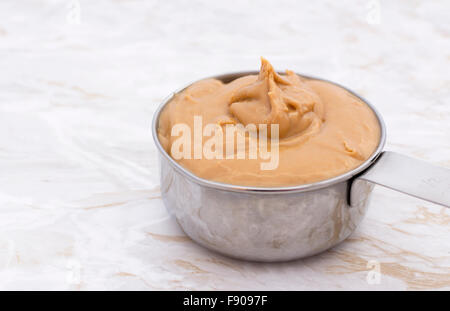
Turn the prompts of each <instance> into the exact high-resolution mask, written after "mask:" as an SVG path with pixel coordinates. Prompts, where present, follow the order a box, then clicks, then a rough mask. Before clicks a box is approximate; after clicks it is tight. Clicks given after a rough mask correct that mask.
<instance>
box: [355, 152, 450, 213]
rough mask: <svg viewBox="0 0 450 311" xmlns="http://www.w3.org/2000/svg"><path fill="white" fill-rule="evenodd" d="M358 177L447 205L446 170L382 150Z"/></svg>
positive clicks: (449, 201)
mask: <svg viewBox="0 0 450 311" xmlns="http://www.w3.org/2000/svg"><path fill="white" fill-rule="evenodd" d="M358 179H362V180H365V181H369V182H372V183H375V184H378V185H381V186H384V187H387V188H390V189H393V190H397V191H400V192H403V193H406V194H409V195H412V196H414V197H417V198H420V199H423V200H426V201H430V202H433V203H436V204H440V205H443V206H446V207H449V208H450V169H447V168H444V167H439V166H434V165H431V164H429V163H427V162H425V161H421V160H416V159H413V158H410V157H408V156H404V155H402V154H399V153H396V152H391V151H385V152H382V153H381V155H380V156H379V157H378V159H377V160H376V162H375V163H374V164H372V166H370V167H369V168H368V169H367V170H366V171H364V172H363V173H362V174H361V175H359V176H358V177H357V178H356V180H358Z"/></svg>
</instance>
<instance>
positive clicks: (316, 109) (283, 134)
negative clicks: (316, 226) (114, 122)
mask: <svg viewBox="0 0 450 311" xmlns="http://www.w3.org/2000/svg"><path fill="white" fill-rule="evenodd" d="M198 116H201V119H202V126H203V127H204V126H205V125H206V124H216V125H217V126H219V127H222V128H223V133H224V135H223V141H224V144H225V143H226V141H227V140H228V139H230V138H232V137H230V136H231V135H228V137H227V135H226V130H225V127H226V126H227V125H235V124H242V125H243V126H246V125H249V124H256V125H258V124H267V126H268V132H267V136H268V137H271V135H272V133H271V129H270V125H272V124H277V125H278V136H279V143H278V145H277V146H278V148H279V159H278V162H277V163H276V164H277V166H276V168H274V169H269V170H262V169H261V165H260V164H261V163H262V162H267V161H268V160H267V158H266V159H262V158H259V157H258V158H256V159H255V158H252V157H249V156H248V153H249V151H248V150H246V155H247V156H246V157H245V158H242V157H241V158H239V157H237V156H236V154H233V153H231V154H230V151H229V150H225V148H224V150H223V157H222V158H213V159H210V158H206V157H198V156H194V155H193V156H192V157H190V158H181V159H177V161H178V162H179V163H180V164H181V165H182V166H183V167H185V168H186V169H188V170H189V171H191V172H192V173H194V174H195V175H197V176H199V177H201V178H204V179H208V180H213V181H218V182H223V183H229V184H235V185H243V186H261V187H278V186H292V185H301V184H306V183H312V182H316V181H320V180H324V179H328V178H331V177H335V176H338V175H340V174H342V173H345V172H347V171H349V170H351V169H353V168H356V167H357V166H359V165H360V164H361V163H363V162H364V161H365V160H366V159H367V158H368V157H369V156H370V155H371V154H372V153H373V152H374V150H375V149H376V147H377V145H378V143H379V139H380V127H379V124H378V121H377V118H376V116H375V114H374V112H373V111H372V110H371V109H370V107H369V106H367V105H366V104H365V103H364V102H363V101H361V100H360V99H359V98H357V97H355V96H353V95H352V94H350V93H349V92H348V91H346V90H345V89H343V88H341V87H339V86H336V85H334V84H331V83H328V82H324V81H319V80H311V79H306V78H303V77H300V76H298V75H296V74H295V73H294V72H292V71H289V70H287V71H286V74H284V75H281V74H278V73H276V72H275V71H274V69H273V67H272V65H271V64H270V63H269V62H268V61H267V60H265V59H263V58H262V65H261V70H260V73H259V75H248V76H244V77H241V78H238V79H236V80H234V81H231V82H229V83H223V82H221V81H219V80H216V79H206V80H202V81H199V82H196V83H194V84H192V85H191V86H189V87H188V88H186V89H185V90H183V91H182V92H180V93H178V94H177V95H175V97H174V98H173V99H172V100H171V101H170V102H169V103H168V104H167V105H166V107H165V108H164V109H163V111H162V113H161V116H160V120H159V126H158V137H159V139H160V142H161V144H162V146H163V148H164V149H165V150H166V151H167V152H168V153H169V155H171V156H172V144H174V142H175V141H176V139H177V138H178V136H174V135H172V134H173V133H172V128H173V126H174V125H176V124H186V125H187V126H189V127H190V128H192V129H194V119H195V118H194V117H198ZM238 132H239V131H238ZM243 133H244V134H243V135H244V136H245V140H246V143H247V144H250V142H249V141H251V140H258V139H260V137H258V136H252V135H249V134H248V133H247V134H246V132H245V130H243ZM207 134H211V133H207ZM194 136H195V135H194V134H192V135H191V136H190V139H191V140H192V142H193V140H194ZM197 137H198V136H197ZM203 139H204V141H205V140H206V139H207V137H203ZM269 147H271V144H270V142H269ZM258 148H259V145H258ZM194 149H195V148H194V147H193V148H192V149H191V150H189V151H190V153H192V154H193V153H194ZM236 152H237V151H235V152H234V153H236ZM221 153H222V151H221ZM221 155H222V154H221Z"/></svg>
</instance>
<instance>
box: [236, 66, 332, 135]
mask: <svg viewBox="0 0 450 311" xmlns="http://www.w3.org/2000/svg"><path fill="white" fill-rule="evenodd" d="M229 109H230V113H231V114H232V115H233V116H234V117H235V118H236V119H237V120H238V121H239V122H241V123H242V124H244V125H247V124H249V123H251V124H262V123H264V124H268V125H269V124H278V125H279V135H280V137H281V138H283V137H290V136H294V135H297V134H299V133H301V132H302V131H304V130H305V129H307V128H308V127H309V126H311V124H312V123H314V126H315V127H317V129H316V130H318V129H319V127H320V125H321V123H322V118H323V113H322V102H321V100H320V98H319V97H318V96H317V95H316V94H315V93H314V92H313V91H312V90H311V89H310V88H309V87H308V85H307V84H306V83H304V82H302V81H301V79H300V77H299V76H297V75H296V74H294V73H293V72H292V71H287V72H286V76H284V77H282V76H280V75H279V74H277V73H276V72H275V71H274V69H273V67H272V65H271V64H270V63H269V62H268V61H267V60H266V59H264V58H261V70H260V73H259V76H258V79H257V80H256V81H255V82H254V83H251V84H250V85H245V86H242V87H240V88H238V89H237V90H236V91H235V92H234V93H233V95H232V97H231V100H230V108H229Z"/></svg>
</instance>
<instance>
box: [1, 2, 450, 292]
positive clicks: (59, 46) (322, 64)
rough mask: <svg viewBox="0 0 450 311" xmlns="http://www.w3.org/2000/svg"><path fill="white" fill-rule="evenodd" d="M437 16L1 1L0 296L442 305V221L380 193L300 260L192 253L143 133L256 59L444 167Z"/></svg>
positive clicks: (445, 89) (446, 227)
mask: <svg viewBox="0 0 450 311" xmlns="http://www.w3.org/2000/svg"><path fill="white" fill-rule="evenodd" d="M449 9H450V5H449V3H448V1H446V0H442V1H377V0H373V1H371V0H364V1H339V2H336V1H321V2H320V3H317V2H316V1H314V2H313V1H303V3H301V2H300V1H277V2H276V4H274V2H273V3H265V2H263V1H258V3H257V4H256V3H255V2H253V4H251V3H250V2H247V1H245V2H244V1H226V2H225V1H220V2H219V1H215V2H212V1H177V2H176V1H125V0H124V1H119V0H117V1H106V0H100V1H88V0H80V1H57V0H52V1H51V0H47V1H44V0H41V1H13V0H8V1H7V0H2V1H1V2H0V137H1V144H0V172H1V173H0V289H7V290H13V289H57V290H66V289H73V290H97V289H106V290H109V289H118V290H128V289H137V290H154V289H162V290H166V289H196V290H201V289H203V290H210V289H238V290H244V289H253V290H262V289H273V290H283V289H286V290H288V289H289V290H302V289H369V290H380V289H396V290H397V289H398V290H403V289H450V211H449V210H447V209H445V208H443V207H441V206H438V205H434V204H431V203H427V202H424V201H421V200H418V199H414V198H411V197H408V196H406V195H402V194H399V193H397V192H394V191H391V190H387V189H384V188H381V187H376V188H375V191H374V193H373V198H372V202H371V204H370V208H369V212H368V214H367V216H366V218H365V219H364V220H363V222H362V224H361V225H360V227H359V228H358V229H357V230H356V232H355V233H354V234H353V235H352V236H351V237H350V238H349V239H348V240H347V241H346V242H344V243H342V244H341V245H339V246H338V247H336V248H334V249H332V250H330V251H327V252H325V253H322V254H320V255H318V256H315V257H312V258H308V259H304V260H298V261H295V262H289V263H282V264H257V263H249V262H241V261H237V260H231V259H228V258H225V257H222V256H220V255H217V254H215V253H212V252H209V251H207V250H205V249H203V248H201V247H199V246H197V245H196V244H194V243H193V242H191V241H190V240H189V239H188V238H187V237H186V236H185V235H184V234H183V233H182V231H181V230H180V229H179V228H178V226H177V224H176V222H175V221H174V220H173V219H172V218H170V217H169V215H168V213H167V212H166V210H165V208H164V206H163V203H162V201H161V197H160V192H159V181H158V179H159V177H158V161H157V152H156V148H155V146H154V145H153V142H152V139H151V135H150V132H149V127H150V122H151V118H152V114H153V111H154V110H155V108H156V107H157V105H158V104H159V103H160V102H161V100H162V99H163V98H164V97H166V96H167V95H168V94H169V93H170V92H171V91H173V90H175V89H177V88H178V87H180V86H182V85H184V84H186V83H187V82H189V81H192V80H196V79H198V78H201V77H204V76H208V75H214V74H217V73H221V72H227V71H236V70H241V69H252V70H255V69H257V68H258V67H259V56H261V55H263V56H265V57H266V58H268V59H269V60H270V61H271V62H272V63H273V64H274V66H276V67H277V68H279V69H285V68H289V69H292V70H295V71H298V72H302V73H308V74H312V75H316V76H321V77H324V78H328V79H330V80H334V81H338V82H340V83H341V84H343V85H345V86H348V87H350V88H352V89H354V90H355V91H356V92H359V93H360V94H361V95H363V96H364V97H366V98H367V99H368V100H369V101H370V102H372V103H373V104H374V105H376V107H377V108H378V109H379V110H380V111H381V112H382V114H383V115H384V117H385V122H386V124H387V127H388V142H387V149H388V150H394V151H399V152H402V153H404V154H407V155H410V156H413V157H416V158H420V159H424V160H426V161H429V162H431V163H434V164H437V165H442V166H446V167H450V70H449V69H450V23H449V22H448V21H449V12H450V10H449ZM377 268H379V272H380V274H379V278H377V277H375V278H373V276H374V274H373V273H372V274H370V271H375V272H376V271H377Z"/></svg>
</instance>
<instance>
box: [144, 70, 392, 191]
mask: <svg viewBox="0 0 450 311" xmlns="http://www.w3.org/2000/svg"><path fill="white" fill-rule="evenodd" d="M279 73H281V74H282V72H279ZM257 74H259V72H258V71H238V72H231V73H225V74H220V75H215V76H211V77H207V78H203V79H199V80H196V81H194V82H191V83H189V84H188V85H186V86H184V87H182V88H180V89H179V90H177V91H175V92H173V93H172V94H170V95H169V96H167V97H166V98H165V99H164V100H163V102H162V103H161V104H159V106H158V108H157V109H156V111H155V113H154V114H153V120H152V126H151V130H152V136H153V141H154V142H155V145H156V147H157V149H158V152H159V153H160V155H161V156H162V157H164V158H165V159H166V160H167V161H168V162H169V164H170V165H171V166H172V168H174V169H175V170H176V171H177V172H178V173H180V174H182V175H183V176H185V177H187V178H188V179H189V180H191V181H193V182H194V183H196V184H199V185H201V186H204V187H208V188H214V189H218V190H224V191H230V192H247V193H262V194H273V193H297V192H307V191H311V190H318V189H322V188H326V187H329V186H332V185H335V184H338V183H340V182H344V181H348V180H350V179H351V178H353V177H355V176H356V175H358V174H360V173H362V172H363V171H364V170H366V169H367V168H369V167H370V166H371V165H372V164H373V163H374V162H375V161H376V159H377V158H378V156H379V155H380V154H381V152H382V151H383V148H384V145H385V143H386V125H385V123H384V120H383V117H382V116H381V114H380V113H379V112H378V110H377V109H376V108H375V107H374V106H373V105H372V104H371V103H369V101H367V100H366V99H365V98H363V97H362V96H360V95H358V94H357V93H355V92H353V91H352V90H350V89H349V88H347V87H345V86H342V85H340V84H339V83H336V82H333V81H329V80H326V79H322V78H318V77H315V76H311V75H305V74H299V73H296V74H297V75H299V76H300V77H302V78H305V79H311V80H318V81H324V82H328V83H331V84H334V85H336V86H338V87H341V88H343V89H344V90H346V91H347V92H349V93H350V94H352V95H353V96H355V97H357V98H359V99H360V100H361V101H363V102H364V103H365V104H366V105H367V106H369V108H370V109H371V110H372V111H373V112H374V114H375V116H376V118H377V120H378V125H379V126H380V140H379V143H378V146H377V148H376V149H375V150H374V152H373V153H372V154H371V155H370V157H369V158H368V159H367V160H366V161H364V162H363V163H361V164H360V165H359V166H357V167H355V168H354V169H352V170H350V171H347V172H345V173H343V174H341V175H338V176H335V177H332V178H328V179H324V180H320V181H317V182H314V183H308V184H301V185H294V186H283V187H257V186H241V185H234V184H227V183H221V182H217V181H212V180H208V179H204V178H201V177H198V176H197V175H195V174H194V173H192V172H190V171H189V170H187V169H186V168H184V167H183V166H181V165H180V164H179V163H178V162H176V161H175V160H174V159H173V158H172V157H171V156H170V155H169V154H168V153H167V152H166V151H165V150H164V148H163V147H162V145H161V143H160V141H159V138H158V125H159V117H160V115H161V112H162V110H163V109H164V107H165V106H166V105H167V104H168V103H169V102H170V101H171V100H172V99H173V97H174V96H175V95H176V94H178V93H180V92H182V91H183V90H185V89H186V88H187V87H189V86H190V85H192V84H194V83H196V82H198V81H202V80H205V79H218V80H221V81H223V82H224V83H228V82H230V81H233V80H235V79H237V78H239V77H242V76H246V75H257Z"/></svg>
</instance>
